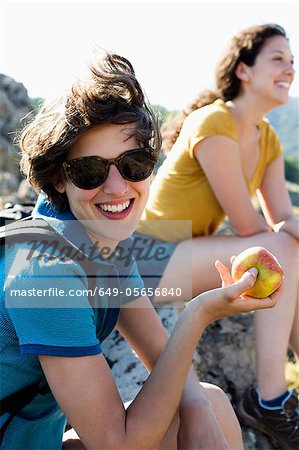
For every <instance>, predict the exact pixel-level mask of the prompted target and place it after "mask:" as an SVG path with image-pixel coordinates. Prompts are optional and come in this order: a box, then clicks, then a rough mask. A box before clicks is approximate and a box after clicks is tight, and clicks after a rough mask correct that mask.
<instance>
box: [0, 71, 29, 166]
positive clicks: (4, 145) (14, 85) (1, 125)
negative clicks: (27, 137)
mask: <svg viewBox="0 0 299 450" xmlns="http://www.w3.org/2000/svg"><path fill="white" fill-rule="evenodd" d="M31 111H32V105H31V101H30V98H29V97H28V93H27V90H26V88H25V87H24V85H23V84H22V83H18V82H17V81H15V80H14V79H13V78H10V77H8V76H7V75H3V74H0V155H1V158H0V170H4V171H6V172H11V171H13V172H14V173H15V172H16V171H17V167H16V163H15V161H14V158H13V157H14V155H15V152H14V146H13V143H14V139H15V136H16V131H17V130H19V129H20V127H21V126H22V124H24V122H26V121H27V120H28V119H29V117H30V114H31ZM28 115H29V116H28ZM22 122H23V123H22Z"/></svg>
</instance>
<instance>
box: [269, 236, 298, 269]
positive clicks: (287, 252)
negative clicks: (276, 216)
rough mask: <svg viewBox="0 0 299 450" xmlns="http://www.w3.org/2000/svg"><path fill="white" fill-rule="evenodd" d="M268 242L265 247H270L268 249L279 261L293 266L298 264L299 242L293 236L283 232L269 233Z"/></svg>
mask: <svg viewBox="0 0 299 450" xmlns="http://www.w3.org/2000/svg"><path fill="white" fill-rule="evenodd" d="M266 240H267V241H268V242H265V247H267V245H268V249H269V250H270V251H271V252H272V253H273V254H274V255H275V256H276V257H277V259H278V260H279V261H283V262H287V263H288V264H291V265H293V264H296V263H298V258H299V252H298V242H297V240H296V239H295V238H293V237H292V236H291V235H289V234H288V233H285V232H283V231H279V232H278V233H267V239H266Z"/></svg>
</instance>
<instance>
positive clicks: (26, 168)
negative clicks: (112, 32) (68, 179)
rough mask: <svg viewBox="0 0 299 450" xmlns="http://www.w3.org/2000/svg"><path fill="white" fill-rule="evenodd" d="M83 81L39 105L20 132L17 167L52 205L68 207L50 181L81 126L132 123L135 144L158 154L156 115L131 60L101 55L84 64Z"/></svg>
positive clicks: (78, 133)
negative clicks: (19, 152) (57, 96)
mask: <svg viewBox="0 0 299 450" xmlns="http://www.w3.org/2000/svg"><path fill="white" fill-rule="evenodd" d="M89 69H90V73H89V76H88V77H87V78H86V79H82V80H79V81H77V82H76V83H75V84H74V85H73V86H72V88H71V90H70V92H69V93H68V94H67V95H66V96H65V97H63V98H61V99H59V100H58V101H56V102H53V103H51V104H49V105H45V106H44V107H43V108H42V109H41V110H40V112H39V113H38V114H37V115H36V117H35V118H34V120H33V121H32V122H31V124H29V125H28V126H27V127H26V128H25V129H24V130H23V131H22V133H21V135H20V139H19V146H20V148H21V152H22V156H21V161H20V166H21V170H22V171H23V173H24V174H25V175H26V176H27V178H28V180H29V182H30V184H31V185H32V187H33V188H34V190H35V191H36V192H41V191H43V192H44V193H45V194H46V195H47V197H48V199H49V201H50V203H51V204H52V205H53V207H54V208H55V209H56V210H58V211H63V210H65V209H66V208H67V207H68V201H67V198H66V195H65V194H60V193H59V192H57V191H56V189H55V187H54V184H53V181H54V179H55V177H57V174H60V173H62V171H61V166H62V162H63V161H65V159H66V155H67V152H68V151H69V149H70V148H71V146H72V145H73V143H74V142H75V140H76V139H77V138H78V137H79V136H80V135H81V134H82V133H83V132H84V131H86V130H88V129H90V128H93V127H95V126H98V125H103V124H108V123H112V124H132V125H133V126H132V133H131V135H130V136H129V137H133V136H134V137H135V138H136V140H137V142H138V144H139V145H140V146H141V147H149V146H151V147H152V148H153V150H154V153H155V154H156V157H157V158H158V156H159V151H160V147H161V134H160V130H159V124H158V122H157V119H156V116H155V114H154V113H153V111H152V110H151V108H150V107H149V105H148V104H147V101H146V99H145V96H144V93H143V91H142V89H141V86H140V84H139V83H138V81H137V79H136V77H135V72H134V69H133V67H132V65H131V63H130V62H129V61H128V60H127V59H125V58H123V57H121V56H119V55H116V54H110V53H105V55H104V56H103V57H101V58H100V59H99V58H98V59H97V61H96V62H94V63H92V64H91V65H90V67H89Z"/></svg>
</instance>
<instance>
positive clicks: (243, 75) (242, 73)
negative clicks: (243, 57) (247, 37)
mask: <svg viewBox="0 0 299 450" xmlns="http://www.w3.org/2000/svg"><path fill="white" fill-rule="evenodd" d="M235 74H236V76H237V77H238V78H239V80H241V81H249V67H248V66H247V65H246V64H245V63H243V62H240V63H239V64H238V66H237V68H236V70H235Z"/></svg>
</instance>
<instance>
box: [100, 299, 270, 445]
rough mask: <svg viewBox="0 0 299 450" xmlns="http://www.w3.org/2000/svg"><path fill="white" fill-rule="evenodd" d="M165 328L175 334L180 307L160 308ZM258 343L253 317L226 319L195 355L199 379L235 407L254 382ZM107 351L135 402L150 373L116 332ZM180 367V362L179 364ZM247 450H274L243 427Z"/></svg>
mask: <svg viewBox="0 0 299 450" xmlns="http://www.w3.org/2000/svg"><path fill="white" fill-rule="evenodd" d="M157 312H158V315H159V316H160V319H161V320H162V323H163V325H164V326H165V328H166V329H167V330H168V332H171V330H172V329H173V327H174V325H175V323H176V321H177V318H178V314H179V310H178V309H177V308H172V307H167V308H166V307H163V308H158V309H157ZM253 346H254V340H253V324H252V314H251V313H248V314H243V315H239V316H236V317H233V318H228V319H223V320H221V321H218V322H216V323H214V324H212V325H211V326H210V327H209V328H208V329H207V330H206V331H205V333H204V334H203V336H202V339H201V341H200V343H199V345H198V346H197V349H196V351H195V353H194V360H193V366H194V368H195V370H196V372H197V373H198V376H199V379H200V380H202V381H207V382H210V383H214V384H217V385H218V386H220V387H221V388H222V389H224V391H225V392H226V393H227V394H228V395H229V397H230V399H231V401H232V403H233V405H236V402H237V401H238V400H239V399H240V398H241V396H242V395H243V393H244V390H245V388H246V387H247V386H248V385H249V384H252V383H253V382H254V378H255V366H254V348H253ZM103 351H104V353H105V356H106V357H107V360H108V363H109V364H110V367H111V370H112V372H113V375H114V378H115V381H116V384H117V385H118V388H119V391H120V394H121V396H122V399H123V401H124V402H127V401H130V400H132V399H133V398H134V397H135V396H136V394H137V393H138V391H139V389H140V388H141V386H142V385H143V383H144V382H145V380H146V378H147V372H146V370H145V369H144V367H143V365H142V364H141V363H140V361H139V360H138V358H137V357H136V355H135V354H134V353H133V352H132V350H131V349H130V347H129V346H128V345H127V344H126V342H125V341H124V340H123V338H122V337H121V336H120V335H119V334H118V333H117V332H113V333H112V334H111V335H110V336H109V337H108V338H107V339H106V341H105V342H104V343H103ZM178 364H179V361H178ZM242 432H243V439H244V446H245V450H273V449H275V448H276V447H275V446H274V444H273V443H271V442H270V441H269V440H268V439H267V438H266V437H265V436H264V435H262V434H261V433H258V432H255V431H254V430H252V429H249V428H247V427H243V428H242Z"/></svg>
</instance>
